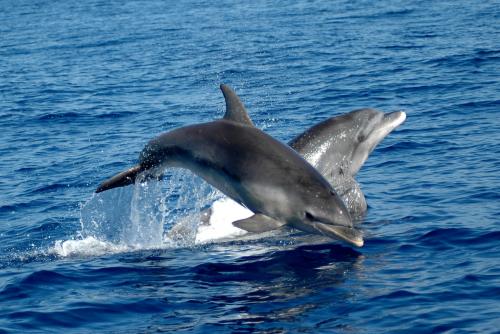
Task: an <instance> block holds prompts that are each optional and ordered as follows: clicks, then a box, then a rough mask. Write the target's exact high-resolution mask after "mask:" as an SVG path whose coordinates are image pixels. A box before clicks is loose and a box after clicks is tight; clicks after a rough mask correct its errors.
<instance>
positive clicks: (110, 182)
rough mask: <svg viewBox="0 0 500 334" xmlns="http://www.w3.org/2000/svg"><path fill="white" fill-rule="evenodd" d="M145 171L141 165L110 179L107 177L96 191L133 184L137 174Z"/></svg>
mask: <svg viewBox="0 0 500 334" xmlns="http://www.w3.org/2000/svg"><path fill="white" fill-rule="evenodd" d="M142 171H143V168H142V167H141V166H140V165H137V166H134V167H132V168H130V169H127V170H126V171H123V172H121V173H119V174H116V175H115V176H113V177H112V178H110V179H107V180H106V181H104V182H103V183H101V184H100V185H99V187H97V189H96V191H95V192H96V193H100V192H102V191H105V190H109V189H113V188H117V187H124V186H128V185H129V184H133V183H134V182H135V179H136V177H137V175H138V174H139V173H140V172H142Z"/></svg>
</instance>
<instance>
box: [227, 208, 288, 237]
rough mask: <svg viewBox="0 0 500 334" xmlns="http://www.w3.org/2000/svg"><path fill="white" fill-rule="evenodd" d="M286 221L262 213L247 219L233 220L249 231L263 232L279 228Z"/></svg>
mask: <svg viewBox="0 0 500 334" xmlns="http://www.w3.org/2000/svg"><path fill="white" fill-rule="evenodd" d="M285 224H286V223H284V222H281V221H278V220H275V219H273V218H271V217H269V216H266V215H262V214H260V213H258V214H255V215H253V216H251V217H248V218H246V219H241V220H237V221H235V222H233V226H235V227H237V228H241V229H242V230H245V231H247V232H255V233H262V232H267V231H272V230H277V229H279V228H281V227H283V226H284V225H285Z"/></svg>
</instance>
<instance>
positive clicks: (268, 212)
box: [96, 85, 363, 247]
mask: <svg viewBox="0 0 500 334" xmlns="http://www.w3.org/2000/svg"><path fill="white" fill-rule="evenodd" d="M221 90H222V92H223V94H224V97H225V100H226V108H227V109H226V113H225V115H224V118H223V119H221V120H216V121H213V122H209V123H202V124H197V125H191V126H186V127H182V128H178V129H175V130H172V131H169V132H166V133H163V134H161V135H160V136H158V137H156V138H154V139H152V140H151V141H150V142H149V143H148V144H147V145H146V147H145V148H144V149H143V151H142V152H141V154H140V156H139V164H138V165H137V166H135V167H132V168H131V169H129V170H126V171H124V172H122V173H120V174H118V175H116V176H114V177H112V178H110V179H109V180H107V181H105V182H103V183H102V184H101V185H100V186H99V187H98V188H97V190H96V192H101V191H105V190H108V189H112V188H115V187H122V186H125V185H128V184H132V183H134V182H135V179H136V178H137V176H138V175H139V174H142V175H145V177H151V176H156V175H158V174H161V172H162V171H163V170H164V169H165V168H167V167H181V168H187V169H189V170H191V171H192V172H194V173H195V174H197V175H199V176H201V177H202V178H203V179H204V180H205V181H207V182H208V183H209V184H211V185H212V186H214V187H216V188H217V189H219V190H220V191H222V192H223V193H224V194H225V195H227V196H228V197H230V198H232V199H233V200H235V201H236V202H238V203H240V204H242V205H243V206H245V207H247V208H248V209H250V210H251V211H252V212H254V213H255V214H254V215H253V216H251V217H249V218H246V219H242V220H239V221H236V222H234V223H233V224H234V225H235V226H237V227H239V228H242V229H244V230H247V231H252V232H264V231H269V230H274V229H277V228H280V227H282V226H285V225H287V226H291V227H295V228H297V229H299V230H302V231H305V232H310V233H315V234H322V235H326V236H329V237H332V238H337V239H341V240H344V241H346V242H348V243H350V244H353V245H355V246H358V247H361V246H362V245H363V236H362V233H361V232H360V231H359V230H357V229H355V228H354V227H353V223H352V219H351V217H350V214H349V212H348V210H347V208H346V206H345V205H344V203H343V202H342V201H341V199H340V198H339V196H338V194H337V193H336V192H335V190H334V188H333V187H332V186H331V185H330V183H329V182H328V181H327V180H326V179H325V178H324V177H323V176H322V175H321V174H320V173H319V172H318V171H317V170H316V169H315V168H314V167H312V166H311V165H310V164H309V163H308V162H307V161H305V160H304V159H303V158H302V157H301V156H300V155H299V154H298V153H296V152H295V151H294V150H293V149H292V148H290V147H289V146H287V145H285V144H283V143H281V142H279V141H278V140H276V139H274V138H272V137H271V136H269V135H267V134H265V133H264V132H263V131H261V130H259V129H257V128H256V127H254V126H253V123H252V121H251V120H250V118H249V117H248V114H247V112H246V110H245V107H244V105H243V103H242V102H241V101H240V99H239V98H238V97H237V95H236V94H235V93H234V91H233V90H232V89H231V88H229V86H227V85H221Z"/></svg>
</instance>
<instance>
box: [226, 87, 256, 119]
mask: <svg viewBox="0 0 500 334" xmlns="http://www.w3.org/2000/svg"><path fill="white" fill-rule="evenodd" d="M220 89H221V91H222V94H224V99H225V100H226V113H225V114H224V119H225V120H228V121H233V122H238V123H241V124H244V125H249V126H254V125H253V122H252V120H251V119H250V117H248V113H247V110H246V109H245V106H244V105H243V102H241V100H240V98H239V97H238V95H236V93H235V92H234V91H233V90H232V89H231V87H229V86H228V85H224V84H223V85H220Z"/></svg>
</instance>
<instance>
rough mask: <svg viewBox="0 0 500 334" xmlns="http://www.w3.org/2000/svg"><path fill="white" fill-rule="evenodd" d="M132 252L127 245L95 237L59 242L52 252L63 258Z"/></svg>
mask: <svg viewBox="0 0 500 334" xmlns="http://www.w3.org/2000/svg"><path fill="white" fill-rule="evenodd" d="M132 250H133V248H132V247H130V246H127V245H120V244H114V243H112V242H108V241H101V240H98V239H96V238H94V237H86V238H84V239H81V240H66V241H62V240H58V241H56V243H55V245H54V247H53V248H52V249H51V250H50V252H51V253H54V254H55V255H58V256H61V257H70V256H99V255H104V254H113V253H123V252H129V251H132Z"/></svg>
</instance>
